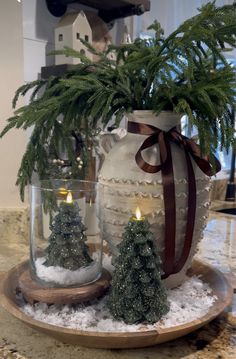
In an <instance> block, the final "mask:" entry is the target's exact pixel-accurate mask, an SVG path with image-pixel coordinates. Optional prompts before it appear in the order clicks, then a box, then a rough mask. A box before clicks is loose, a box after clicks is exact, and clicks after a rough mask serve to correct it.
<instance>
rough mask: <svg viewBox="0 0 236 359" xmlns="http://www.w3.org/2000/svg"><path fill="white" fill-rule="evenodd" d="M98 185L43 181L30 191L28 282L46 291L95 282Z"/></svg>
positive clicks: (98, 245) (98, 247)
mask: <svg viewBox="0 0 236 359" xmlns="http://www.w3.org/2000/svg"><path fill="white" fill-rule="evenodd" d="M97 187H98V184H97V183H96V182H89V181H79V180H45V181H41V182H40V183H39V184H36V185H32V186H31V187H30V203H31V216H30V218H31V226H30V238H31V246H30V257H31V273H32V277H33V279H35V280H36V281H38V282H39V283H40V284H42V285H45V286H47V287H50V286H51V287H70V286H82V285H85V284H88V283H91V282H93V281H96V280H97V279H99V277H100V275H101V270H102V242H101V239H100V236H99V226H98V223H99V207H98V191H97Z"/></svg>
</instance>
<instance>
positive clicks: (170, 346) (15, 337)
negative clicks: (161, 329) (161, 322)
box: [0, 201, 236, 359]
mask: <svg viewBox="0 0 236 359" xmlns="http://www.w3.org/2000/svg"><path fill="white" fill-rule="evenodd" d="M227 205H228V204H227ZM224 206H225V204H224V203H223V202H220V201H218V202H216V203H214V206H212V208H216V207H222V208H223V207H224ZM16 225H17V224H16ZM27 256H28V244H27V243H26V242H25V241H23V242H19V238H17V237H14V238H9V235H8V236H4V234H2V233H1V242H0V272H4V271H6V270H8V269H9V268H10V267H12V266H13V265H15V264H16V263H17V262H19V261H21V260H22V259H24V258H27ZM197 257H198V258H200V259H201V260H205V261H208V262H210V263H211V264H213V265H215V266H216V267H218V268H219V269H220V270H222V271H223V272H225V273H227V275H228V276H229V277H230V279H233V280H234V277H232V273H230V272H231V270H233V271H234V272H235V273H236V217H235V216H231V215H224V214H221V213H216V212H214V211H210V215H209V219H208V224H207V227H206V230H205V234H204V238H203V240H202V241H201V244H200V246H199V252H198V254H197ZM2 358H7V359H10V358H12V359H13V358H18V359H31V358H32V359H42V358H44V359H67V358H68V359H78V358H81V359H100V358H101V359H108V358H109V359H126V358H127V359H128V358H129V359H141V358H142V359H154V358H155V359H166V358H173V359H177V358H178V359H180V358H184V359H231V358H232V359H235V358H236V297H235V298H234V300H233V303H232V306H231V307H230V308H228V309H227V310H226V311H225V313H223V314H222V315H221V316H220V317H218V318H217V319H215V320H214V321H212V322H211V323H210V324H208V325H206V326H204V327H203V328H201V329H199V330H197V331H195V332H193V333H191V334H189V335H187V336H185V337H182V338H180V339H177V340H175V341H172V342H169V343H165V344H161V345H158V346H154V347H150V348H145V349H132V350H115V349H113V350H103V349H88V348H83V347H80V346H71V345H68V344H63V343H61V342H58V341H56V340H54V339H52V338H50V337H48V336H46V335H43V334H41V333H38V332H36V331H34V330H32V329H30V328H29V327H27V326H25V325H24V324H23V323H21V322H20V321H18V320H16V319H15V318H13V317H12V316H10V315H9V314H8V313H7V312H6V311H4V310H3V309H2V308H0V359H2Z"/></svg>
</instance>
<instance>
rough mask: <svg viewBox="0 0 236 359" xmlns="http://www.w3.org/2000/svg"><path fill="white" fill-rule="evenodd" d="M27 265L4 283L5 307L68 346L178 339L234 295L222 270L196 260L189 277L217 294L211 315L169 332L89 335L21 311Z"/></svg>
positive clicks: (147, 343)
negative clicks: (20, 288) (18, 294)
mask: <svg viewBox="0 0 236 359" xmlns="http://www.w3.org/2000/svg"><path fill="white" fill-rule="evenodd" d="M25 266H26V263H23V264H21V265H19V266H16V267H15V268H13V269H12V270H10V271H9V272H8V273H7V275H6V277H5V278H4V280H3V281H2V284H1V286H0V303H1V305H2V306H3V307H4V308H5V309H6V310H7V311H8V312H9V313H11V314H12V315H13V316H15V317H16V318H18V319H20V320H21V321H23V322H24V323H25V324H27V325H29V326H30V327H32V328H34V329H36V330H38V331H40V332H43V333H45V334H48V335H50V336H52V337H54V338H56V339H58V340H61V341H62V342H64V343H70V344H77V345H78V344H79V345H82V346H86V347H92V348H120V349H121V348H142V347H148V346H151V345H156V344H159V343H163V342H167V341H170V340H173V339H176V338H178V337H181V336H183V335H186V334H188V333H190V332H192V331H194V330H196V329H198V328H200V327H201V326H203V325H204V324H206V323H208V322H209V321H211V320H212V319H214V318H215V317H217V316H218V315H219V314H220V313H222V312H223V311H224V309H225V308H226V307H227V306H229V305H230V303H231V301H232V296H233V290H232V287H231V286H230V284H229V283H228V281H227V279H226V278H225V277H224V275H223V274H222V273H221V272H220V271H218V270H217V269H215V268H213V267H211V266H209V265H208V264H204V263H202V262H199V261H194V262H193V266H192V268H191V270H190V271H189V273H188V274H189V275H190V276H192V275H197V276H199V275H200V276H201V279H202V280H203V281H204V282H206V283H208V284H209V285H210V287H211V288H212V290H213V294H214V295H217V297H218V299H217V300H216V302H215V303H214V304H213V305H212V307H211V308H210V310H209V312H208V313H207V314H206V315H204V316H203V317H201V318H199V319H197V320H194V321H192V322H189V323H186V324H183V325H179V326H175V327H171V328H166V329H162V328H159V327H157V328H156V330H149V331H139V332H128V333H115V332H112V333H107V332H90V331H89V332H86V331H80V330H75V329H68V328H62V327H56V326H53V325H50V324H46V323H43V322H40V321H37V320H35V319H33V318H31V317H29V316H27V315H26V314H24V313H23V312H22V311H21V309H20V308H19V306H18V304H17V301H16V297H15V291H16V287H17V286H18V281H19V276H20V275H21V273H22V272H23V271H24V270H25Z"/></svg>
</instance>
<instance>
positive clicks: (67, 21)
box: [56, 12, 80, 28]
mask: <svg viewBox="0 0 236 359" xmlns="http://www.w3.org/2000/svg"><path fill="white" fill-rule="evenodd" d="M79 14H80V12H79V13H78V12H71V13H68V14H66V15H64V16H62V18H61V19H60V21H59V22H58V23H57V25H56V28H58V27H62V26H68V25H72V24H73V23H74V22H75V20H76V18H77V16H78V15H79Z"/></svg>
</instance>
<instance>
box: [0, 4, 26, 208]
mask: <svg viewBox="0 0 236 359" xmlns="http://www.w3.org/2000/svg"><path fill="white" fill-rule="evenodd" d="M21 7H22V5H21V4H20V3H18V2H17V1H16V0H7V1H1V3H0V47H1V58H0V79H1V80H0V131H1V130H2V129H3V127H4V126H5V125H6V119H7V118H8V117H10V116H12V114H13V112H12V108H11V101H12V98H13V95H14V92H15V90H16V89H17V88H18V87H19V86H20V85H22V84H23V81H24V77H23V37H22V12H21ZM21 104H22V103H21ZM25 144H26V133H24V132H22V131H16V130H14V131H11V132H10V133H9V134H7V135H6V136H5V137H4V138H3V139H1V140H0V208H3V207H6V208H9V207H24V206H25V205H24V204H22V203H21V202H20V199H19V192H18V188H17V187H16V186H15V182H16V175H17V170H18V168H19V164H20V160H21V157H22V155H23V152H24V148H25Z"/></svg>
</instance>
